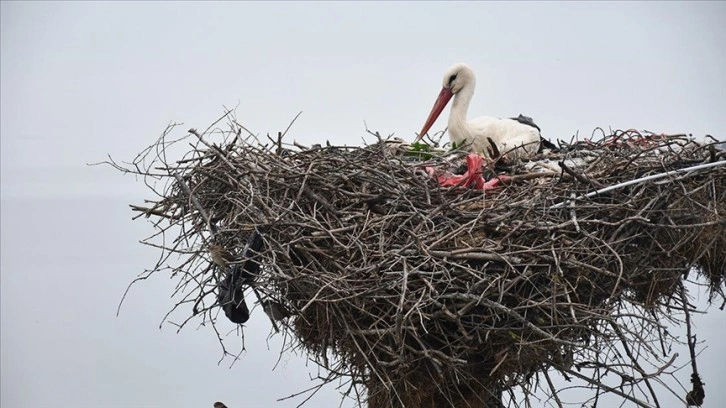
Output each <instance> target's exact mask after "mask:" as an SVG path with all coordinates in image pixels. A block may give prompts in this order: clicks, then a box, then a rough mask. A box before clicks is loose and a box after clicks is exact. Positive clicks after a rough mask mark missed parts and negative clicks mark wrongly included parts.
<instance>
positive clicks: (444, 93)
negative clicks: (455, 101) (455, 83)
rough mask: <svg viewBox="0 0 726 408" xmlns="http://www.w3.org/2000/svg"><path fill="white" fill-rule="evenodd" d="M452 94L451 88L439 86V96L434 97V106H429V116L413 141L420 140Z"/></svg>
mask: <svg viewBox="0 0 726 408" xmlns="http://www.w3.org/2000/svg"><path fill="white" fill-rule="evenodd" d="M452 96H454V94H453V93H452V92H451V88H446V87H444V88H441V93H439V97H438V98H436V102H434V107H433V108H431V113H429V118H428V119H426V123H424V125H423V128H421V133H419V134H418V137H417V138H416V141H415V142H418V141H419V140H421V138H422V137H424V135H425V134H426V132H428V131H429V129H430V128H431V126H432V125H433V124H434V122H436V119H438V118H439V115H441V111H443V110H444V108H445V107H446V104H447V103H449V100H450V99H451V97H452ZM415 142H414V143H415Z"/></svg>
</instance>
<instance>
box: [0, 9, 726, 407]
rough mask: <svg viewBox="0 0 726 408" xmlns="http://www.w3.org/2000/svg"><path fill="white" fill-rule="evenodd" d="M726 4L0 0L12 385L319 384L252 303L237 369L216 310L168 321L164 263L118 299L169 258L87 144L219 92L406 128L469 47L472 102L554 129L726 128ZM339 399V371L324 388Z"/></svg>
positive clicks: (3, 347)
mask: <svg viewBox="0 0 726 408" xmlns="http://www.w3.org/2000/svg"><path fill="white" fill-rule="evenodd" d="M725 21H726V3H725V2H705V3H698V2H684V3H677V2H665V3H658V2H645V3H635V2H632V3H631V2H628V3H625V2H618V3H615V2H612V3H592V2H579V3H575V2H567V3H524V2H517V3H503V2H491V3H474V2H466V3H453V2H449V3H435V2H404V3H383V2H381V3H373V2H368V3H353V2H345V3H343V2H339V3H335V2H319V3H292V2H278V3H252V2H238V3H195V2H179V3H174V2H164V3H151V2H97V3H90V2H72V3H63V2H49V3H43V2H7V1H3V2H2V3H0V29H1V31H0V53H1V54H0V79H1V84H0V96H1V98H0V113H1V120H0V136H1V143H2V145H1V149H0V151H1V156H0V163H1V166H2V167H1V183H0V185H1V187H2V206H1V209H2V213H1V214H2V219H1V223H2V228H1V232H2V236H1V241H0V242H1V248H0V253H1V255H2V256H1V265H0V270H1V273H2V275H1V279H2V281H1V286H0V288H1V291H2V296H1V305H0V306H1V307H0V310H1V324H2V327H1V331H0V333H1V335H2V340H1V342H0V351H1V354H0V373H1V378H2V385H1V390H0V405H2V407H8V408H9V407H31V408H32V407H71V406H72V407H76V408H82V407H182V408H185V407H189V408H196V407H211V406H212V403H213V402H214V401H216V400H222V401H224V402H225V403H226V404H227V405H228V406H229V407H230V408H240V407H267V406H276V407H292V406H295V405H297V403H299V402H301V400H300V399H296V400H292V401H285V402H280V403H278V402H275V401H276V400H277V399H278V398H281V397H285V396H287V395H290V394H292V393H295V392H298V391H301V390H302V389H305V388H307V387H308V386H310V385H311V384H310V383H309V381H308V376H309V373H311V372H312V373H314V368H313V367H306V366H305V364H306V363H305V360H304V359H303V358H302V357H299V356H298V357H296V356H289V357H285V358H284V359H283V360H282V362H281V364H280V366H279V367H278V368H277V369H276V370H275V371H274V372H273V371H272V368H273V366H274V365H275V362H276V360H277V355H278V353H277V352H278V349H279V342H278V341H270V342H269V347H268V344H267V343H266V336H267V334H268V332H269V329H270V327H269V321H266V320H265V319H263V318H262V317H261V316H260V314H261V313H259V311H258V313H253V317H252V319H251V320H250V321H249V322H248V324H247V325H246V326H247V328H246V336H247V353H246V354H244V355H243V358H242V360H241V361H239V362H238V363H236V364H235V365H234V366H233V367H232V368H231V369H230V368H229V366H230V363H231V360H229V359H227V360H224V361H223V362H222V363H221V364H219V365H218V364H217V363H218V360H219V358H220V357H221V351H220V349H219V345H218V344H217V342H216V337H215V334H214V332H213V331H211V330H210V329H209V328H206V327H200V328H198V329H197V328H195V327H189V328H187V329H185V330H183V331H181V332H180V333H176V330H175V327H174V326H172V325H168V324H167V325H164V326H162V328H161V329H159V322H160V321H161V319H162V318H163V316H164V314H165V313H166V312H167V310H168V309H169V308H170V307H171V306H172V305H173V300H171V299H170V298H169V296H170V294H171V290H172V287H173V282H172V281H169V280H167V279H166V278H162V277H161V276H158V277H156V278H154V279H151V280H149V281H146V282H144V283H143V284H141V285H139V286H137V287H135V288H134V289H133V290H132V291H131V293H130V296H129V298H128V299H127V301H126V303H125V305H124V307H123V309H122V312H121V315H120V317H116V316H115V312H116V306H117V304H118V301H119V300H120V298H121V295H122V294H123V291H124V289H125V288H126V285H127V284H128V283H129V282H130V281H131V280H132V279H133V278H134V277H135V276H136V275H137V274H138V273H140V272H142V271H143V269H144V268H146V267H150V266H151V265H152V264H153V263H154V262H155V260H156V253H155V252H154V251H152V250H150V249H149V248H146V247H143V246H142V245H140V244H139V243H138V241H139V240H140V239H142V238H144V237H146V236H147V235H149V234H150V233H151V232H152V229H151V226H150V225H149V224H147V223H146V222H145V221H136V222H132V221H131V215H132V214H131V212H130V210H129V208H128V204H129V203H140V202H142V200H143V199H144V198H151V197H150V196H149V194H150V193H149V192H147V190H146V188H145V187H144V185H143V184H142V183H140V182H137V181H135V179H134V178H132V177H128V176H122V175H120V174H118V173H116V172H115V171H113V170H111V169H109V168H105V167H103V168H102V167H87V166H86V165H85V164H86V163H90V162H96V161H100V160H103V159H104V158H105V156H106V154H111V155H112V156H113V157H114V158H116V159H119V160H130V159H132V158H133V156H134V155H135V153H137V152H139V151H140V150H141V149H142V148H143V147H145V146H147V145H148V144H150V143H151V142H153V140H154V139H155V138H156V137H157V136H158V135H159V134H160V133H161V131H162V130H163V129H164V128H165V126H166V125H167V124H168V123H169V122H184V124H185V127H183V128H182V130H184V129H186V128H188V127H198V128H204V127H206V125H208V124H209V123H211V122H212V121H213V120H215V119H216V118H218V117H219V116H220V114H221V113H222V106H223V105H225V106H229V107H233V106H235V105H239V106H238V109H237V116H238V120H239V121H240V122H241V123H243V124H244V125H245V126H246V127H247V128H249V129H251V130H252V131H254V132H257V133H260V134H265V133H267V132H270V133H273V132H277V131H279V130H283V129H284V128H285V127H286V126H287V124H288V123H289V121H290V120H291V119H292V118H293V117H294V115H295V114H297V112H299V111H303V114H302V116H301V117H300V119H299V120H298V121H297V123H296V124H295V125H294V127H293V128H292V130H291V131H290V135H291V136H292V137H294V138H295V139H297V140H298V141H300V142H302V143H306V144H312V143H321V142H324V141H325V140H331V141H335V142H336V143H345V144H349V145H358V144H361V143H362V141H363V140H364V139H365V140H371V139H370V137H368V136H367V135H366V133H365V130H364V124H363V123H364V121H365V122H366V123H367V125H368V127H369V128H371V129H372V130H378V131H380V132H381V133H383V134H389V133H395V134H396V135H397V136H400V137H403V138H407V139H412V138H413V137H414V132H416V131H418V130H419V129H420V128H421V125H422V124H423V121H424V120H425V118H426V115H427V114H428V111H429V109H430V108H431V105H432V104H433V101H434V99H435V97H436V96H437V94H438V91H439V89H440V86H441V77H442V75H443V72H444V71H445V69H446V68H447V67H448V66H449V65H451V64H453V63H455V62H466V63H468V64H469V65H471V66H472V68H473V69H474V71H475V72H476V74H477V75H478V78H477V90H476V93H475V95H474V101H473V103H472V105H471V111H470V114H471V116H475V115H484V114H487V115H493V116H511V115H517V114H519V113H523V114H526V115H528V116H532V117H533V118H534V119H535V121H536V122H537V123H538V124H539V125H540V127H541V128H542V130H543V133H544V135H545V136H546V137H548V138H551V139H556V138H564V139H569V138H570V137H571V136H572V135H574V134H576V133H577V132H579V133H580V135H590V133H591V132H592V130H593V129H594V128H595V127H598V126H600V127H604V128H606V129H607V128H608V127H613V128H636V129H645V130H651V131H655V132H665V133H678V132H686V133H693V135H694V136H696V137H699V138H701V137H703V136H704V135H705V134H712V135H714V136H716V137H717V138H719V139H722V140H724V139H726V114H724V112H726V75H724V73H726V30H724V22H725ZM445 123H446V120H445V119H443V118H442V119H440V120H439V122H438V123H437V124H436V125H435V126H434V128H433V130H434V131H437V130H441V129H443V128H444V126H445ZM695 295H697V296H698V298H699V302H698V303H699V305H701V306H703V307H705V306H706V305H705V302H703V299H704V298H705V295H704V294H700V295H699V294H698V293H695ZM724 313H726V312H723V311H719V310H718V309H717V307H710V308H709V309H708V313H707V314H705V315H699V316H697V317H696V324H697V325H698V326H699V337H698V338H699V340H704V341H705V343H704V344H703V345H702V346H701V348H702V349H703V352H702V354H701V359H700V360H699V368H701V370H702V374H703V376H704V380H705V382H706V404H705V405H704V406H705V407H707V408H716V407H719V406H721V404H722V403H723V401H725V400H726V389H725V388H724V387H722V386H720V385H719V382H721V381H723V378H724V377H725V374H726V372H725V371H724V370H725V368H724V367H726V345H725V343H724V341H723V339H724V338H726V324H724ZM231 327H232V326H231V325H230V326H229V328H231ZM684 351H685V350H683V351H681V357H680V359H679V360H678V364H679V365H683V364H686V363H687V359H686V358H685V352H684ZM678 378H679V380H680V381H681V382H682V383H683V384H684V385H688V378H689V372H688V370H682V371H680V372H679V373H678ZM683 394H685V392H684V393H683ZM667 398H668V397H667V396H664V400H665V401H669V400H668V399H667ZM338 401H339V396H338V394H337V391H336V390H335V389H334V387H328V388H325V389H323V390H322V391H321V392H320V393H319V394H318V395H317V396H316V397H315V398H313V400H312V401H311V403H310V404H311V405H310V406H322V407H327V406H337V404H338ZM661 401H663V400H661ZM671 401H672V402H671V403H672V404H673V405H672V406H680V405H678V403H677V402H675V399H672V400H671ZM349 405H350V404H347V405H346V406H349Z"/></svg>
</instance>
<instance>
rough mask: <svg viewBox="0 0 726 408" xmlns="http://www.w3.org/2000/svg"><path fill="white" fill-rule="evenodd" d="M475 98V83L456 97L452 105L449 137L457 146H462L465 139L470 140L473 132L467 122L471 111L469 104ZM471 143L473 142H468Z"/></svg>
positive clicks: (467, 85) (465, 87)
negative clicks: (468, 113) (467, 116)
mask: <svg viewBox="0 0 726 408" xmlns="http://www.w3.org/2000/svg"><path fill="white" fill-rule="evenodd" d="M472 96H474V83H468V84H466V85H464V87H462V88H461V90H460V91H459V92H457V93H456V94H455V95H454V102H453V103H452V105H451V113H450V114H449V136H450V137H451V140H452V141H453V142H454V143H456V144H457V145H461V143H462V142H464V140H465V139H470V136H471V130H470V129H469V124H468V123H467V120H466V115H467V112H468V111H469V103H470V102H471V98H472ZM468 142H469V143H471V140H469V141H468Z"/></svg>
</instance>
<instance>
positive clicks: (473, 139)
mask: <svg viewBox="0 0 726 408" xmlns="http://www.w3.org/2000/svg"><path fill="white" fill-rule="evenodd" d="M475 86H476V78H475V76H474V71H472V70H471V68H469V66H468V65H466V64H462V63H459V64H454V65H453V66H451V67H450V68H449V69H448V70H446V74H444V81H443V88H442V89H441V93H439V97H438V98H437V99H436V102H435V103H434V107H433V109H431V113H430V114H429V117H428V119H426V123H425V124H424V126H423V128H422V129H421V133H419V135H418V137H417V138H416V142H418V141H419V140H421V138H422V137H423V136H424V135H425V134H426V132H428V131H429V129H430V128H431V126H432V125H433V124H434V122H435V121H436V119H437V118H438V117H439V115H440V114H441V111H443V110H444V108H445V107H446V104H447V103H449V100H450V99H451V97H452V96H453V97H454V103H453V106H452V107H451V113H450V114H449V137H450V138H451V141H452V143H455V144H456V146H464V147H467V146H468V149H469V150H470V151H472V152H475V153H481V154H484V155H486V156H491V155H492V153H494V152H496V151H498V152H499V154H501V155H506V156H508V157H526V156H531V155H533V154H535V153H537V150H538V149H539V145H540V139H541V137H540V131H539V128H538V127H537V125H535V124H534V122H532V120H531V119H530V118H527V117H526V116H522V115H520V116H519V117H518V118H513V119H500V118H494V117H488V116H482V117H480V118H476V119H472V120H467V119H466V113H467V111H468V110H469V102H471V97H472V96H473V95H474V87H475ZM489 139H491V142H493V143H494V144H495V145H496V150H494V149H492V147H491V142H490V141H489Z"/></svg>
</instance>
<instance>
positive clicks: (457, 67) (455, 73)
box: [442, 62, 476, 95]
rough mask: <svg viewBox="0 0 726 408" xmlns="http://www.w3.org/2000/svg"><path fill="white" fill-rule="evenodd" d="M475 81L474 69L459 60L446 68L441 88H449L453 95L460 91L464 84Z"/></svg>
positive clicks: (470, 83) (467, 84)
mask: <svg viewBox="0 0 726 408" xmlns="http://www.w3.org/2000/svg"><path fill="white" fill-rule="evenodd" d="M474 83H476V78H475V77H474V71H472V70H471V68H469V66H468V65H466V64H464V63H462V62H460V63H458V64H454V65H452V66H450V67H449V69H447V70H446V73H445V74H444V80H443V87H442V88H443V89H449V91H451V94H452V95H454V94H456V93H457V92H459V91H461V90H462V89H463V88H464V87H465V86H471V85H472V84H474Z"/></svg>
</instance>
